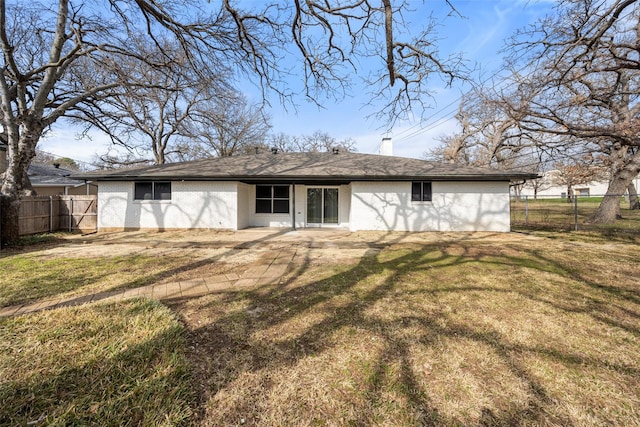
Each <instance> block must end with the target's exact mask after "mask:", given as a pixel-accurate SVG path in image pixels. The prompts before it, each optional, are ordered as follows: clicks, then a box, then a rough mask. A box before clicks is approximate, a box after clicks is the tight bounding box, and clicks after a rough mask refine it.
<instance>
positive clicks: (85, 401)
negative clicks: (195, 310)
mask: <svg viewBox="0 0 640 427" xmlns="http://www.w3.org/2000/svg"><path fill="white" fill-rule="evenodd" d="M184 346H185V341H184V333H183V327H182V326H181V325H180V323H179V322H177V320H176V319H175V317H174V316H173V314H172V313H171V312H170V311H169V310H167V309H166V308H165V307H163V306H161V305H159V304H157V303H152V302H149V301H146V302H145V301H141V300H137V301H129V302H123V303H118V304H100V305H91V306H84V307H77V308H67V309H58V310H52V311H47V312H43V313H37V314H31V315H25V316H19V317H15V318H5V319H0V402H2V405H0V425H180V424H184V423H186V420H188V419H189V418H190V417H191V415H192V409H191V407H192V405H193V401H194V394H193V392H192V390H191V382H190V375H189V367H188V364H187V361H186V359H185V357H184Z"/></svg>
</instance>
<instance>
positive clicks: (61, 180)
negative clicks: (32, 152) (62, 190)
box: [28, 163, 83, 187]
mask: <svg viewBox="0 0 640 427" xmlns="http://www.w3.org/2000/svg"><path fill="white" fill-rule="evenodd" d="M72 173H75V171H72V170H70V169H64V168H60V167H58V168H57V167H55V166H52V165H43V164H37V163H34V164H31V165H29V172H28V174H29V180H30V181H31V185H33V186H36V187H41V186H62V187H70V186H74V185H78V184H82V183H83V182H82V181H80V180H77V179H72V178H68V176H69V175H71V174H72Z"/></svg>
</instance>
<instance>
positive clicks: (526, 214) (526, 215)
mask: <svg viewBox="0 0 640 427" xmlns="http://www.w3.org/2000/svg"><path fill="white" fill-rule="evenodd" d="M524 224H525V225H526V226H527V227H528V226H529V196H524Z"/></svg>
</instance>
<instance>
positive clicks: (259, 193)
mask: <svg viewBox="0 0 640 427" xmlns="http://www.w3.org/2000/svg"><path fill="white" fill-rule="evenodd" d="M256 213H289V186H288V185H256Z"/></svg>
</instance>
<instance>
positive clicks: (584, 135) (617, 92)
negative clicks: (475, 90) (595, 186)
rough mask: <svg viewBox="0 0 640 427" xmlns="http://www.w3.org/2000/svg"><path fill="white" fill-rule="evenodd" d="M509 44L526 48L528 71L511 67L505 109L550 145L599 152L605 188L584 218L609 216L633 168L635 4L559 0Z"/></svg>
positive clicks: (639, 31)
mask: <svg viewBox="0 0 640 427" xmlns="http://www.w3.org/2000/svg"><path fill="white" fill-rule="evenodd" d="M511 49H513V50H514V52H518V53H517V56H518V57H520V56H522V50H523V49H525V50H526V52H527V55H525V57H526V58H527V61H528V62H527V66H528V68H527V69H528V70H529V73H528V74H526V75H523V74H518V73H514V75H513V79H512V83H513V86H511V87H512V88H515V89H513V90H510V91H506V92H505V93H503V94H502V95H503V96H502V98H501V99H502V102H503V105H504V106H505V109H506V111H507V112H508V114H509V115H510V117H512V118H513V119H514V120H517V122H518V125H519V126H520V128H521V129H522V130H524V131H526V132H535V133H539V134H541V135H545V145H546V146H547V147H548V148H549V149H555V150H557V151H562V152H566V151H575V152H577V153H583V154H586V153H594V154H598V155H601V156H604V157H605V159H604V160H603V161H604V162H605V163H607V164H608V165H609V167H610V181H609V187H608V189H607V195H606V196H605V198H604V200H603V202H602V203H601V205H600V207H599V208H598V210H597V211H596V212H595V213H594V214H593V215H592V217H591V218H590V220H591V221H592V222H596V223H608V222H613V221H614V220H615V218H616V215H617V213H618V212H619V200H620V197H619V196H620V195H621V194H623V193H624V192H625V190H626V189H627V188H628V186H629V184H630V183H631V180H632V179H633V178H634V177H635V176H637V175H638V173H639V172H640V150H639V149H638V148H639V147H640V3H639V2H638V1H636V0H616V1H612V2H601V1H598V2H596V1H591V0H567V1H563V2H561V3H560V4H559V6H558V10H557V15H556V16H553V17H549V18H547V19H546V20H544V21H543V22H541V23H540V24H539V25H537V26H535V27H534V28H532V29H529V30H527V31H523V32H521V33H519V34H517V35H516V37H515V38H514V39H513V41H512V44H511ZM515 55H516V54H515V53H514V56H515Z"/></svg>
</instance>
